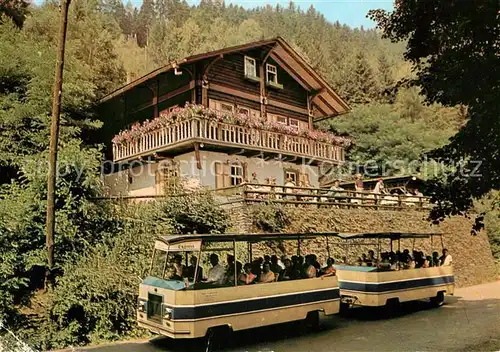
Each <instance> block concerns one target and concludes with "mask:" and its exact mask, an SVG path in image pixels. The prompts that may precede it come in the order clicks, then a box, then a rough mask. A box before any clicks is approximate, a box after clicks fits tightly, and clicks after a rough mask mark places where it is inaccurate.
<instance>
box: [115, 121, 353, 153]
mask: <svg viewBox="0 0 500 352" xmlns="http://www.w3.org/2000/svg"><path fill="white" fill-rule="evenodd" d="M188 142H200V143H202V142H203V143H206V144H207V145H208V144H213V145H218V146H226V147H236V148H243V149H249V150H257V151H262V152H268V153H269V152H270V153H280V154H284V155H291V156H296V157H305V158H309V159H314V160H318V161H324V162H334V163H338V162H342V161H343V160H344V150H343V148H342V147H341V146H338V145H333V144H329V143H324V142H319V141H316V140H313V139H310V138H307V137H300V136H293V135H287V134H284V133H279V132H271V131H265V130H260V129H254V128H248V127H243V126H239V125H233V124H229V123H224V122H216V121H209V120H206V119H203V118H201V117H200V118H193V119H189V120H185V121H181V122H178V123H175V124H172V125H170V126H167V127H161V128H159V129H157V130H153V131H149V132H145V133H143V134H142V135H141V136H140V137H139V138H137V139H136V140H134V141H126V142H122V143H120V144H114V145H113V159H114V161H124V160H130V159H132V158H136V157H139V156H144V155H148V154H152V153H155V152H159V151H165V150H168V149H172V148H175V147H177V146H180V145H182V144H184V143H188Z"/></svg>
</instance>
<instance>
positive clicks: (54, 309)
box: [22, 191, 229, 350]
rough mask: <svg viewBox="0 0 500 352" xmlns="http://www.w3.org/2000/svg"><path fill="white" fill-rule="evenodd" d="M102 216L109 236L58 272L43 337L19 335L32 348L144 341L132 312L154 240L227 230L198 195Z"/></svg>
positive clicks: (223, 218) (208, 200)
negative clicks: (137, 338)
mask: <svg viewBox="0 0 500 352" xmlns="http://www.w3.org/2000/svg"><path fill="white" fill-rule="evenodd" d="M188 209H189V210H188ZM108 214H109V216H110V217H111V218H113V219H115V224H114V225H115V226H113V227H112V228H113V231H114V235H113V236H112V237H106V238H105V239H104V240H103V241H101V242H100V243H98V244H96V245H95V246H93V247H92V248H88V249H87V250H84V251H80V252H79V253H81V254H79V255H77V256H76V257H75V258H74V260H72V261H67V264H66V265H64V266H63V270H64V273H65V274H64V276H62V278H61V279H60V280H59V281H58V284H57V287H56V288H55V289H54V290H53V291H52V292H51V294H50V300H49V304H48V306H47V307H45V312H44V319H43V321H44V322H43V324H44V326H45V331H46V332H45V333H43V334H32V330H31V329H29V328H28V329H25V330H23V331H22V334H23V335H25V336H27V337H30V336H31V338H30V341H31V343H32V344H33V345H36V346H38V347H40V348H42V349H44V350H45V349H50V348H61V347H66V346H68V345H74V346H75V345H85V344H88V343H97V342H99V341H103V340H107V341H109V340H117V339H120V338H124V337H125V336H128V337H133V336H138V335H144V334H145V332H144V331H142V330H139V329H137V324H136V321H135V314H136V313H135V312H136V311H135V309H136V306H137V294H138V285H139V283H140V281H141V278H144V277H145V276H146V275H147V272H148V270H149V265H150V258H151V257H150V256H151V253H152V249H153V245H154V240H155V239H156V238H157V237H158V236H160V235H167V234H171V233H188V232H194V231H196V232H198V233H215V232H224V231H225V230H226V229H227V227H228V226H229V221H228V219H229V217H228V214H227V213H226V212H225V211H224V210H222V209H221V208H220V207H219V206H218V205H217V204H216V203H215V200H214V198H213V196H212V195H211V194H209V193H205V192H202V191H200V192H195V193H192V194H189V195H187V196H181V197H170V198H167V199H165V200H162V201H160V202H152V203H143V204H135V205H124V206H122V207H117V208H115V210H114V211H110V210H109V209H108ZM33 328H36V327H33Z"/></svg>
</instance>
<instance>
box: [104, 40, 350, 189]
mask: <svg viewBox="0 0 500 352" xmlns="http://www.w3.org/2000/svg"><path fill="white" fill-rule="evenodd" d="M98 109H99V116H100V118H101V119H102V121H103V122H104V128H103V135H104V138H105V140H106V141H107V144H108V145H110V142H111V141H112V145H110V148H108V155H107V156H108V159H109V160H112V165H113V167H112V168H111V169H110V170H109V172H108V173H107V175H106V176H105V184H106V185H107V188H108V190H109V193H110V194H111V195H132V196H134V195H137V196H138V195H141V196H149V195H158V194H161V193H162V192H163V189H164V185H165V184H168V183H169V182H171V180H174V179H179V177H178V176H181V178H182V177H189V178H191V180H195V182H197V183H199V184H200V185H201V186H206V187H210V188H226V187H231V186H235V185H238V184H241V183H242V182H244V181H245V180H250V181H251V180H252V179H254V178H253V176H252V175H253V174H254V173H255V174H256V178H257V179H258V180H259V181H260V182H261V183H264V180H265V179H266V178H275V179H276V182H277V184H284V182H285V179H287V178H291V179H292V180H293V181H294V182H295V183H296V184H297V185H299V184H300V183H309V184H311V185H312V186H314V187H319V182H318V179H319V177H320V176H321V172H322V170H324V169H325V167H326V168H327V167H331V166H332V165H336V164H339V163H342V162H343V161H344V146H345V144H346V143H348V141H347V140H345V139H344V138H341V137H337V136H334V135H332V134H331V133H328V132H323V131H319V130H316V129H314V127H313V123H314V122H317V121H320V120H323V119H327V118H330V117H334V116H337V115H339V114H343V113H345V112H347V111H348V110H349V107H348V105H347V104H346V103H345V102H344V101H343V100H342V99H341V98H340V97H339V96H338V95H337V94H336V93H335V92H334V90H333V89H332V88H331V87H330V86H329V85H328V83H327V82H326V81H325V80H324V79H323V78H322V77H321V76H320V75H319V74H318V73H317V72H315V71H314V69H313V68H312V67H311V66H310V65H309V64H308V63H307V62H306V61H305V60H304V59H303V58H302V57H301V56H300V55H299V54H298V53H297V52H296V51H295V50H293V49H292V48H291V47H290V45H289V44H287V43H286V42H285V41H284V40H283V39H281V38H276V39H271V40H263V41H259V42H255V43H250V44H246V45H241V46H237V47H232V48H227V49H223V50H218V51H214V52H210V53H206V54H200V55H195V56H191V57H188V58H186V59H183V60H180V61H177V62H173V63H170V64H168V65H166V66H164V67H161V68H159V69H157V70H155V71H153V72H151V73H150V74H148V75H146V76H144V77H142V78H139V79H137V80H135V81H133V82H131V83H129V84H127V85H126V86H124V87H122V88H120V89H118V90H116V91H114V92H112V93H111V94H109V95H107V96H106V97H104V98H103V99H102V100H101V102H100V103H99V106H98ZM254 180H255V179H254Z"/></svg>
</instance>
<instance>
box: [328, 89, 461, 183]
mask: <svg viewBox="0 0 500 352" xmlns="http://www.w3.org/2000/svg"><path fill="white" fill-rule="evenodd" d="M459 118H460V117H459V115H458V111H457V110H456V109H444V108H442V107H440V106H438V105H437V104H435V105H431V106H424V105H423V104H422V102H421V98H420V96H419V95H418V93H417V91H416V90H415V89H410V90H400V91H399V93H398V94H397V96H396V97H395V103H394V104H387V103H372V104H370V105H361V106H357V107H356V108H354V109H353V111H352V112H351V113H349V114H347V115H344V116H340V117H339V118H336V119H332V120H330V121H329V124H330V128H332V129H333V130H335V131H337V132H339V133H341V134H347V135H349V136H350V137H351V138H352V139H353V146H352V148H351V149H350V150H349V152H348V156H349V158H350V160H351V161H353V162H355V163H357V164H360V165H366V167H367V168H370V167H371V168H374V169H375V170H372V172H373V171H375V175H377V174H386V175H387V174H388V175H390V174H394V173H397V174H408V173H410V174H414V173H416V172H419V171H420V168H421V167H422V166H423V165H424V164H423V162H422V160H421V156H422V155H423V154H424V153H427V152H429V151H431V150H433V149H435V148H439V147H441V146H443V145H444V144H445V143H446V142H447V140H448V138H450V137H451V136H452V135H453V134H454V133H456V131H457V127H456V124H457V123H458V122H457V121H458V120H459Z"/></svg>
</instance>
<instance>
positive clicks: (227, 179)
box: [222, 162, 231, 187]
mask: <svg viewBox="0 0 500 352" xmlns="http://www.w3.org/2000/svg"><path fill="white" fill-rule="evenodd" d="M222 166H223V172H222V173H223V175H222V176H223V180H224V181H223V184H224V186H223V187H229V186H231V165H229V162H225V163H224V164H223V165H222Z"/></svg>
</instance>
